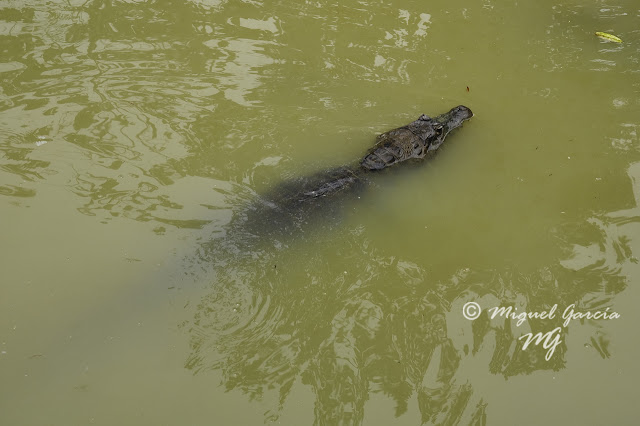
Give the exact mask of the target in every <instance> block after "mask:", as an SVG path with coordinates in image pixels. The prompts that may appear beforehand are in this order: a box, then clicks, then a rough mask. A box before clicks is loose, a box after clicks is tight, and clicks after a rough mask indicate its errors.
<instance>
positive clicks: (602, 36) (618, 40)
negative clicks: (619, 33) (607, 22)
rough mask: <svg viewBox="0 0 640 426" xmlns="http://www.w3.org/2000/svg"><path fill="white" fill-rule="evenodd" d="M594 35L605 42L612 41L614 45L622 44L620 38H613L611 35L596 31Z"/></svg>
mask: <svg viewBox="0 0 640 426" xmlns="http://www.w3.org/2000/svg"><path fill="white" fill-rule="evenodd" d="M596 35H597V36H598V37H600V38H603V39H605V40H609V41H614V42H616V43H622V39H621V38H620V37H616V36H614V35H613V34H609V33H603V32H600V31H597V32H596Z"/></svg>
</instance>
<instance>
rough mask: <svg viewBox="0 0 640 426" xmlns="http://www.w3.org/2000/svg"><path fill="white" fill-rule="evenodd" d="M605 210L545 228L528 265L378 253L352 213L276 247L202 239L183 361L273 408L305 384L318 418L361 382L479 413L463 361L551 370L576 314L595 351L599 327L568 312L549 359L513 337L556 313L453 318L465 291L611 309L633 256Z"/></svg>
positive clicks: (499, 299) (431, 417) (546, 325)
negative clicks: (198, 293) (198, 291)
mask: <svg viewBox="0 0 640 426" xmlns="http://www.w3.org/2000/svg"><path fill="white" fill-rule="evenodd" d="M613 216H615V215H613ZM611 218H612V215H608V214H603V215H598V216H595V217H592V218H591V219H589V220H588V223H589V225H585V224H581V225H580V226H579V229H577V228H576V225H575V224H573V223H567V224H566V226H565V227H563V228H559V229H556V231H555V236H556V237H557V240H558V241H559V249H561V250H562V251H564V253H565V255H564V256H562V259H563V260H561V261H555V262H551V263H550V264H549V265H545V266H541V267H538V268H537V270H536V271H534V272H531V273H525V272H520V271H519V270H518V268H515V267H514V268H507V269H498V270H492V269H487V270H472V269H469V268H462V269H457V270H451V271H450V276H449V277H448V278H445V279H438V277H437V276H434V275H433V274H431V273H430V272H429V271H428V270H427V269H425V266H420V265H418V264H417V263H415V262H412V261H411V260H408V259H402V258H398V257H396V256H394V255H393V254H389V253H386V249H385V248H384V247H381V246H377V245H376V244H375V243H374V242H372V241H371V240H370V239H369V238H368V237H367V235H368V233H369V232H370V230H369V229H367V228H366V227H365V226H363V225H359V226H356V227H348V226H345V227H338V228H336V227H329V226H327V227H324V228H323V229H322V231H321V232H318V233H314V234H313V238H312V239H311V240H312V241H313V244H310V241H309V240H307V239H306V238H305V234H304V233H301V234H299V235H298V238H299V239H298V240H297V241H293V242H291V243H290V245H289V246H288V247H285V248H283V247H280V249H274V248H273V247H271V248H269V243H267V244H266V247H267V248H264V247H265V245H264V242H263V246H262V247H263V248H262V249H261V248H259V247H260V240H259V239H258V240H252V241H253V243H255V244H256V245H255V246H253V250H251V249H246V248H245V249H244V250H240V251H238V250H232V249H230V248H229V247H234V248H237V246H235V245H231V246H229V245H227V243H228V241H227V242H225V241H224V240H217V241H215V242H214V243H212V244H210V245H207V246H204V247H203V250H202V252H201V255H202V260H203V262H204V263H207V264H213V265H214V266H213V272H214V278H213V279H212V281H211V282H212V284H211V290H210V292H209V294H208V295H207V296H206V297H204V298H202V300H200V302H199V304H198V307H197V310H196V312H195V315H194V319H193V321H190V322H187V323H185V324H183V326H184V329H185V330H186V331H187V332H188V333H189V334H190V335H191V355H190V356H189V358H188V360H187V363H186V367H187V368H189V369H191V370H193V371H194V372H195V373H202V372H204V371H206V370H209V369H216V370H218V369H219V370H221V371H222V372H223V374H224V382H223V384H224V386H225V387H226V388H227V389H229V390H240V391H242V392H243V393H245V394H247V395H248V396H249V397H250V398H251V399H254V398H258V399H261V398H263V397H265V395H266V394H267V393H269V392H272V391H275V392H277V393H278V395H279V397H278V401H279V403H278V404H277V406H274V407H273V409H272V411H271V412H270V413H269V416H270V417H269V418H270V419H271V420H273V419H276V418H277V417H278V415H279V412H280V411H281V410H282V408H283V406H284V404H285V402H286V401H287V399H288V397H289V396H290V393H291V391H292V389H293V387H294V384H296V383H302V384H304V385H306V386H310V387H311V389H312V390H313V392H314V394H315V404H316V405H315V416H316V423H317V424H360V423H362V421H363V418H364V409H365V405H366V402H367V401H368V400H369V399H370V395H371V393H382V394H384V395H386V396H388V397H389V398H392V399H393V400H394V401H395V404H396V416H399V415H402V414H403V413H405V412H406V411H407V409H408V405H409V403H410V401H411V400H412V399H413V398H416V397H417V401H418V407H419V410H420V413H421V416H422V421H423V422H425V423H427V422H430V423H434V424H449V423H451V422H455V421H458V420H459V419H460V418H463V417H464V418H471V419H476V420H478V421H480V420H482V419H485V416H486V413H485V408H486V403H485V402H484V400H483V395H482V394H479V393H478V392H477V391H475V390H474V385H473V381H469V376H468V372H469V371H468V367H467V366H466V365H467V364H470V365H473V366H474V367H473V368H476V369H478V368H480V369H487V370H488V371H489V372H490V373H492V374H496V375H501V376H504V377H505V378H509V377H513V376H521V375H528V374H533V373H535V372H536V371H545V370H552V371H555V370H559V369H562V368H564V367H565V366H566V356H565V355H566V352H567V345H566V340H567V337H568V333H570V331H571V330H572V329H573V328H574V327H584V326H585V325H586V326H587V327H588V328H589V330H591V331H590V334H591V337H590V338H589V340H588V341H587V342H584V343H585V345H587V346H588V347H591V348H592V349H593V350H595V351H597V353H598V354H599V355H600V356H601V357H603V358H607V357H609V356H610V350H609V338H608V336H607V333H606V327H604V326H603V325H602V323H601V322H598V321H594V320H584V321H582V323H583V324H582V325H579V323H578V322H575V323H572V324H571V325H570V326H569V327H566V328H564V329H563V330H562V336H561V337H562V339H563V343H562V344H561V345H560V346H559V347H558V348H556V350H555V353H554V355H553V357H552V358H551V359H550V360H549V361H547V360H546V359H545V356H546V353H547V349H545V348H543V347H542V346H530V347H529V348H527V349H526V350H524V349H523V343H524V341H523V340H520V339H519V338H520V337H521V336H522V335H523V334H525V333H528V332H533V333H536V332H538V331H541V332H547V331H550V330H552V329H554V328H555V327H559V326H561V325H562V323H563V321H564V320H563V319H562V318H561V317H560V313H559V314H558V315H557V316H556V318H554V319H552V320H548V319H547V320H541V319H529V320H527V321H526V322H525V324H523V325H521V326H516V321H515V320H512V319H504V318H497V319H490V318H489V316H488V315H487V314H486V313H485V314H483V316H481V318H479V319H478V320H476V321H475V322H469V321H466V320H463V319H462V318H461V307H462V304H463V303H464V302H465V301H468V300H476V301H479V302H481V304H482V305H483V306H485V307H489V306H512V307H514V308H516V309H518V311H519V312H522V311H526V312H531V311H537V312H541V311H545V310H546V311H548V310H549V309H550V308H551V307H552V306H553V304H558V305H559V309H560V310H561V311H562V310H563V309H564V308H565V307H567V306H569V305H571V304H575V305H576V310H580V311H588V310H590V311H596V310H605V309H606V308H613V307H614V306H613V298H614V297H615V296H616V295H617V294H619V293H621V292H622V291H623V290H624V289H625V287H626V285H627V277H625V276H624V275H623V274H622V272H621V269H622V267H623V266H624V265H625V264H627V263H629V262H634V263H635V262H637V260H636V259H635V258H634V257H633V256H632V254H631V250H630V247H629V244H628V243H629V241H628V240H627V238H626V237H624V236H622V235H621V234H620V233H619V231H618V225H617V224H616V223H615V221H612V219H611ZM616 221H617V220H616ZM426 264H427V265H428V264H429V262H427V263H426ZM478 360H481V361H482V364H481V365H479V364H478V363H477V361H478ZM482 421H486V419H485V420H482Z"/></svg>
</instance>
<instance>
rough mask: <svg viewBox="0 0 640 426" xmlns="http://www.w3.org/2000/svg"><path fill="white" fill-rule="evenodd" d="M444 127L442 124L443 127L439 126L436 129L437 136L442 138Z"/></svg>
mask: <svg viewBox="0 0 640 426" xmlns="http://www.w3.org/2000/svg"><path fill="white" fill-rule="evenodd" d="M443 127H444V126H442V124H441V125H439V126H438V127H436V134H437V135H438V136H440V135H441V134H442V129H443Z"/></svg>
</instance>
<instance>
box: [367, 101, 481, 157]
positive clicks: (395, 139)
mask: <svg viewBox="0 0 640 426" xmlns="http://www.w3.org/2000/svg"><path fill="white" fill-rule="evenodd" d="M471 117H473V113H472V112H471V110H470V109H469V108H467V107H466V106H464V105H459V106H457V107H455V108H452V109H451V111H449V112H446V113H444V114H442V115H439V116H437V117H433V118H432V117H429V116H428V115H425V114H422V115H421V116H420V118H418V119H417V120H416V121H414V122H413V123H409V124H407V125H406V126H403V127H399V128H397V129H393V130H390V131H388V132H386V133H383V134H381V135H380V136H378V139H377V142H376V145H375V146H374V147H373V148H372V149H371V150H370V151H369V153H368V154H367V155H366V156H365V157H364V158H363V159H362V161H361V162H360V165H361V166H362V167H363V168H365V169H367V170H380V169H384V168H387V167H389V166H392V165H394V164H396V163H400V162H402V161H406V160H410V159H412V158H417V159H419V158H424V157H425V156H426V155H427V154H432V153H435V151H437V150H438V148H440V146H441V145H442V143H443V142H444V140H445V138H446V137H447V135H448V134H449V132H451V131H452V130H453V129H456V128H458V127H460V126H462V123H463V122H465V121H466V120H468V119H470V118H471Z"/></svg>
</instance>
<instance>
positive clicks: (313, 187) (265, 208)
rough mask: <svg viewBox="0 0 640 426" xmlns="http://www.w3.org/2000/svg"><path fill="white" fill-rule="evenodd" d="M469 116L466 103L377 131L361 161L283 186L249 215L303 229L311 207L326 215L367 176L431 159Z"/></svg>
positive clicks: (259, 219)
mask: <svg viewBox="0 0 640 426" xmlns="http://www.w3.org/2000/svg"><path fill="white" fill-rule="evenodd" d="M471 117H473V113H472V112H471V110H470V109H469V108H467V107H465V106H463V105H459V106H457V107H455V108H452V109H451V110H450V111H449V112H446V113H444V114H442V115H439V116H437V117H429V116H428V115H425V114H423V115H421V116H420V117H418V119H417V120H415V121H413V122H411V123H409V124H407V125H406V126H402V127H398V128H397V129H393V130H390V131H388V132H386V133H382V134H381V135H379V136H378V137H377V139H376V144H375V145H374V146H373V148H371V149H370V150H369V151H368V152H367V154H366V155H365V156H364V157H363V158H362V159H361V160H360V161H359V162H357V163H354V164H351V165H347V166H342V167H338V168H335V169H331V170H328V171H323V172H320V173H317V174H315V175H312V176H307V177H303V178H299V179H297V180H294V181H291V182H286V183H284V184H281V185H279V186H278V187H277V188H276V189H275V190H274V191H272V192H271V193H269V194H267V195H265V196H263V197H261V202H260V203H258V204H257V205H254V206H253V207H252V208H250V212H247V213H248V215H249V216H250V217H253V218H254V219H257V222H259V223H261V224H263V225H265V223H264V222H265V221H266V222H269V223H271V224H273V225H278V226H277V227H278V228H285V229H289V228H291V227H292V226H293V227H299V226H300V225H301V224H302V223H304V222H306V221H308V216H309V215H308V214H307V213H309V212H310V211H316V212H319V213H320V214H323V215H324V213H325V212H324V211H323V210H324V207H325V206H326V204H327V203H326V201H328V200H326V198H327V197H332V198H334V197H335V195H336V194H337V193H342V192H344V191H345V190H346V189H348V188H354V187H356V186H359V185H358V184H361V183H366V182H367V181H368V180H369V179H368V177H369V176H371V175H372V174H374V173H378V172H380V171H381V170H383V169H387V168H389V167H392V166H396V165H397V164H400V163H405V162H419V161H424V159H426V158H430V157H432V156H433V155H434V154H435V153H436V152H437V151H438V149H439V148H440V147H441V146H442V144H443V142H444V140H445V138H446V137H447V135H449V133H450V132H451V131H452V130H454V129H456V128H458V127H460V126H462V123H463V122H465V121H466V120H468V119H470V118H471ZM320 203H322V205H321V204H320ZM252 213H253V214H252ZM249 222H254V221H253V220H250V221H249ZM260 227H261V228H262V226H260Z"/></svg>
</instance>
